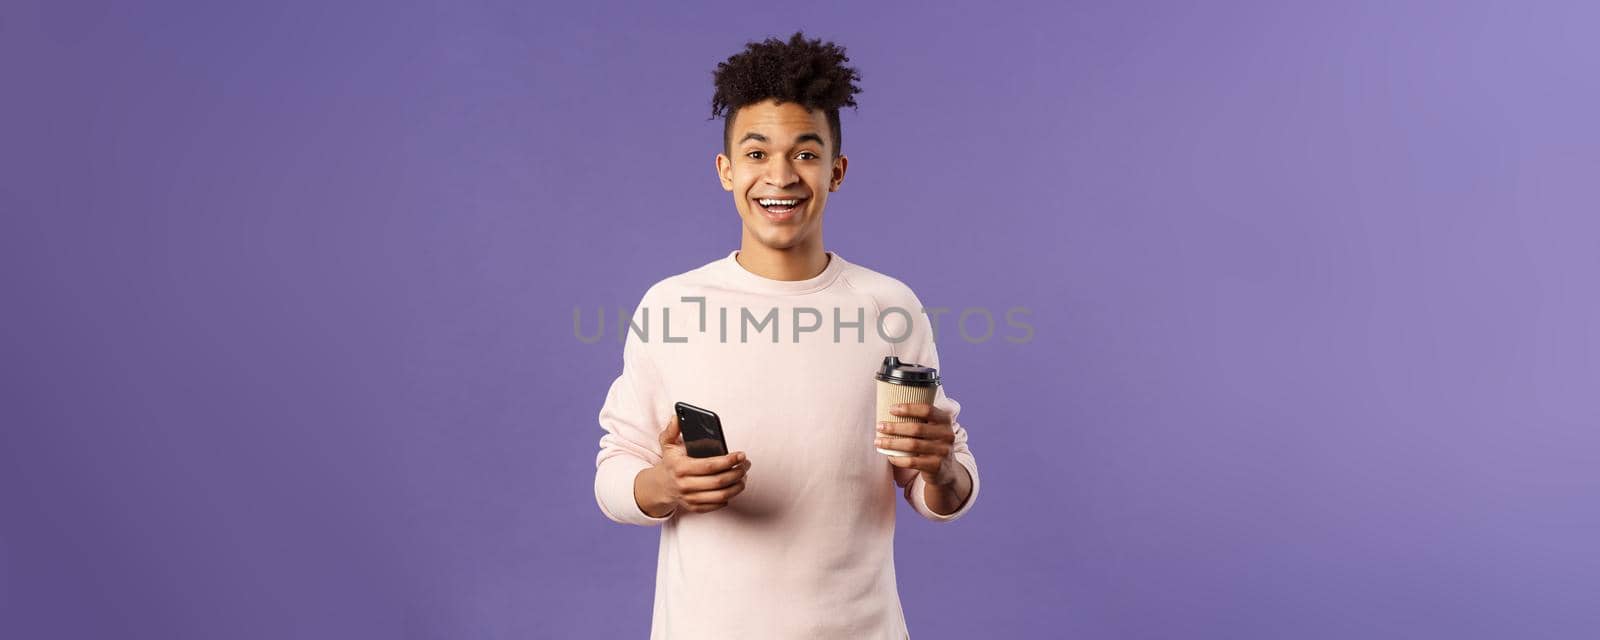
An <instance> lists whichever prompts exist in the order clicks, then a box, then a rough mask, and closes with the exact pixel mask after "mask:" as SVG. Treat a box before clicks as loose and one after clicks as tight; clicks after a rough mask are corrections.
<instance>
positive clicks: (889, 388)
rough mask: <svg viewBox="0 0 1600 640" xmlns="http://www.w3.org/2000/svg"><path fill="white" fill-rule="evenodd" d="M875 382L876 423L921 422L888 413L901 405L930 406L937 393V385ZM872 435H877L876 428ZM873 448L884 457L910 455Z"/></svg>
mask: <svg viewBox="0 0 1600 640" xmlns="http://www.w3.org/2000/svg"><path fill="white" fill-rule="evenodd" d="M876 382H877V384H878V422H922V421H921V420H918V419H916V418H911V417H908V416H897V415H894V414H892V413H889V408H890V407H893V406H895V405H897V404H901V403H913V402H923V403H929V404H931V403H932V402H933V398H934V396H936V395H938V393H939V387H938V385H929V386H926V387H913V386H910V385H904V384H894V383H892V382H884V381H882V380H877V381H876ZM873 433H874V435H876V434H877V427H876V426H874V427H873ZM873 448H875V449H877V450H878V453H881V454H883V455H886V456H896V457H903V456H909V455H912V454H910V453H906V452H904V451H895V450H893V449H884V448H882V447H873Z"/></svg>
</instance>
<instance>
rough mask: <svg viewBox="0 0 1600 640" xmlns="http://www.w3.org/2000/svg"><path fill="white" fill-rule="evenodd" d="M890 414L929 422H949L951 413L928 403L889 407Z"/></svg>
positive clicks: (910, 403) (911, 403)
mask: <svg viewBox="0 0 1600 640" xmlns="http://www.w3.org/2000/svg"><path fill="white" fill-rule="evenodd" d="M889 413H892V414H894V415H897V416H905V417H907V418H918V419H921V420H926V421H928V422H949V421H950V412H949V411H945V410H944V409H940V408H939V407H935V406H933V405H931V404H928V403H926V402H909V403H904V404H897V405H894V406H892V407H889Z"/></svg>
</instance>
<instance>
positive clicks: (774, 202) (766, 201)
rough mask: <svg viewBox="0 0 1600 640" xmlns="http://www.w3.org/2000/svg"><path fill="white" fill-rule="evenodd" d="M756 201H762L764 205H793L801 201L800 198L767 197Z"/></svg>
mask: <svg viewBox="0 0 1600 640" xmlns="http://www.w3.org/2000/svg"><path fill="white" fill-rule="evenodd" d="M756 202H759V203H761V206H763V207H792V206H794V205H796V204H799V203H800V201H799V200H771V199H765V198H763V199H761V200H757V201H756Z"/></svg>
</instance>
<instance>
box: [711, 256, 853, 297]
mask: <svg viewBox="0 0 1600 640" xmlns="http://www.w3.org/2000/svg"><path fill="white" fill-rule="evenodd" d="M824 253H826V254H827V255H828V266H826V267H823V269H822V273H819V274H817V275H815V276H813V277H810V278H807V279H805V280H773V279H771V278H768V277H765V276H759V275H756V274H754V273H751V272H750V271H749V270H746V269H745V268H744V265H741V264H739V261H738V260H736V259H735V256H737V255H739V250H738V249H734V250H733V251H731V252H729V253H728V256H727V257H726V258H723V259H721V260H718V261H717V262H718V263H719V265H720V267H721V270H722V272H723V273H724V274H725V275H726V276H727V278H728V280H729V281H730V282H731V283H732V284H733V285H734V286H736V287H737V288H738V289H740V290H742V291H750V292H755V293H766V294H772V295H799V294H803V293H811V292H814V291H821V290H823V289H826V288H828V286H829V285H832V284H833V281H834V280H836V279H838V277H839V274H840V273H842V272H843V271H844V267H845V264H846V262H845V261H844V258H841V257H839V254H837V253H834V252H832V251H827V252H824Z"/></svg>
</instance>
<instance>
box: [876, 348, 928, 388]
mask: <svg viewBox="0 0 1600 640" xmlns="http://www.w3.org/2000/svg"><path fill="white" fill-rule="evenodd" d="M873 377H875V378H877V379H879V380H882V381H884V382H887V383H890V384H903V385H906V386H908V387H932V386H937V385H938V384H939V371H938V370H937V369H934V368H933V367H924V366H922V365H920V364H916V363H910V362H900V359H899V358H897V357H895V356H889V357H886V358H884V359H883V367H882V368H880V369H878V375H876V376H873Z"/></svg>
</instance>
